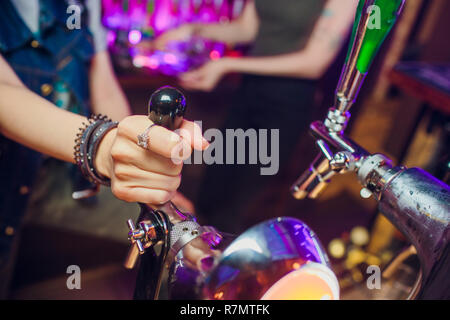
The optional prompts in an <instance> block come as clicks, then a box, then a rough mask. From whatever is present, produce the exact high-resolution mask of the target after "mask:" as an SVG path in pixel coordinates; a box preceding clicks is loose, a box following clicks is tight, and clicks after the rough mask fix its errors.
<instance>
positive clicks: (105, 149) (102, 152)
mask: <svg viewBox="0 0 450 320" xmlns="http://www.w3.org/2000/svg"><path fill="white" fill-rule="evenodd" d="M116 134H117V129H112V130H111V131H109V132H108V133H107V134H106V135H105V136H104V137H103V139H102V140H101V141H100V145H99V146H98V151H97V154H96V156H95V159H94V168H95V170H96V171H97V172H98V173H99V174H101V175H102V176H104V177H107V178H109V179H111V172H112V167H113V165H112V158H111V147H112V145H113V143H114V140H115V138H116Z"/></svg>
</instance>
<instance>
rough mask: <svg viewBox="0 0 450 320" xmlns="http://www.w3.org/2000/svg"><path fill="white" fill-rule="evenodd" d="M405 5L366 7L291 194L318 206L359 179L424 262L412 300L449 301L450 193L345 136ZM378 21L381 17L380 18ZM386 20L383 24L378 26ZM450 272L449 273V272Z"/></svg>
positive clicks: (365, 2) (366, 3) (369, 1)
mask: <svg viewBox="0 0 450 320" xmlns="http://www.w3.org/2000/svg"><path fill="white" fill-rule="evenodd" d="M403 4H404V0H361V1H360V2H359V5H358V9H357V14H356V21H355V25H354V27H353V33H352V39H353V40H352V42H351V45H350V48H349V52H348V55H347V60H346V63H345V65H344V68H343V71H342V74H341V78H340V81H339V84H338V87H337V90H336V98H335V103H334V106H333V107H332V108H330V109H329V111H328V114H327V117H326V119H325V121H323V122H322V121H315V122H313V123H312V124H311V126H310V132H311V134H312V135H313V137H314V138H315V139H316V144H317V146H318V148H319V149H320V153H319V154H318V155H317V157H316V158H315V160H314V161H313V162H312V163H311V165H310V167H309V168H308V169H307V170H306V171H305V172H304V173H303V175H301V176H300V178H299V179H298V180H297V181H296V183H295V184H294V185H293V186H292V188H291V192H292V194H293V195H294V197H295V198H297V199H304V198H307V197H308V198H313V199H314V198H317V197H318V196H319V194H320V193H321V191H323V190H324V188H325V187H326V186H327V184H328V183H329V182H330V179H331V178H332V177H333V176H334V175H335V174H338V173H345V172H349V171H352V172H355V173H356V174H357V176H358V179H359V181H360V183H361V184H362V186H363V188H362V190H361V196H362V197H364V198H368V197H370V196H373V197H374V199H375V200H376V201H377V202H378V208H379V210H380V211H381V212H382V213H383V214H384V215H385V216H386V217H387V218H388V219H389V220H390V221H391V222H392V223H393V224H394V225H395V226H396V227H397V228H398V229H399V230H400V231H401V232H402V233H403V234H404V235H405V236H406V237H407V238H408V240H409V241H410V242H411V244H412V245H413V246H414V247H415V249H416V251H417V254H418V256H419V259H420V262H421V274H420V277H419V279H418V281H417V282H416V285H415V287H414V289H413V292H411V294H410V298H425V299H426V298H435V299H443V298H446V299H448V298H450V280H449V279H450V278H449V277H448V274H447V273H448V268H449V264H450V261H449V255H450V254H449V229H450V228H449V223H450V188H449V186H448V185H446V184H445V183H443V182H441V181H439V180H437V179H436V178H434V177H433V176H431V175H430V174H428V173H427V172H425V171H424V170H422V169H419V168H410V169H408V168H406V167H403V166H393V164H392V161H391V160H390V159H389V158H387V157H386V156H385V155H382V154H370V153H369V152H368V151H366V150H365V149H364V148H362V147H361V146H359V145H358V144H357V143H355V142H354V141H352V140H350V139H349V138H348V137H346V135H345V134H344V130H345V128H346V125H347V123H348V121H349V119H350V113H349V109H350V108H351V106H352V105H353V104H354V102H355V100H356V98H357V96H358V92H359V89H360V88H361V85H362V84H363V82H364V79H365V77H366V75H367V72H368V70H369V67H370V65H371V63H372V61H373V59H374V57H375V55H376V53H377V51H378V49H379V47H380V46H381V44H382V43H383V41H384V39H385V38H386V36H387V35H388V33H389V31H390V30H391V29H392V27H393V25H394V24H395V21H396V20H397V17H398V15H399V14H400V12H401V9H402V7H403ZM377 14H378V16H376V15H377ZM377 18H379V19H380V21H378V23H377V22H376V21H374V20H373V19H377ZM445 270H447V271H445Z"/></svg>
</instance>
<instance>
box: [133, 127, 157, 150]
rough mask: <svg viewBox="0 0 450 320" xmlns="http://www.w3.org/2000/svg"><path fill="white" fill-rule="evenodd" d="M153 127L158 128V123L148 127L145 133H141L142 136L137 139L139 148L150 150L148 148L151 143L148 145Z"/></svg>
mask: <svg viewBox="0 0 450 320" xmlns="http://www.w3.org/2000/svg"><path fill="white" fill-rule="evenodd" d="M153 126H156V123H152V124H151V125H149V126H148V127H147V129H145V131H144V132H143V133H141V134H139V135H138V136H137V138H138V142H137V145H138V146H139V147H141V148H144V149H146V150H148V147H149V143H148V142H149V138H148V133H149V131H150V129H151V128H152V127H153Z"/></svg>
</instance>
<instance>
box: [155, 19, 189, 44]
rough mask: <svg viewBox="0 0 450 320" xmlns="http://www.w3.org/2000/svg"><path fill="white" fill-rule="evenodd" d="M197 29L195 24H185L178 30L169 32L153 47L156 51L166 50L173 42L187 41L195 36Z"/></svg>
mask: <svg viewBox="0 0 450 320" xmlns="http://www.w3.org/2000/svg"><path fill="white" fill-rule="evenodd" d="M195 28H196V27H195V25H194V24H183V25H181V26H180V27H178V28H175V29H171V30H168V31H166V32H164V33H163V34H161V35H160V36H159V37H157V38H156V39H155V40H154V41H153V42H152V47H153V48H154V49H156V50H165V49H166V47H167V44H168V43H169V42H171V41H187V40H189V39H190V38H191V37H192V36H193V34H194V32H195Z"/></svg>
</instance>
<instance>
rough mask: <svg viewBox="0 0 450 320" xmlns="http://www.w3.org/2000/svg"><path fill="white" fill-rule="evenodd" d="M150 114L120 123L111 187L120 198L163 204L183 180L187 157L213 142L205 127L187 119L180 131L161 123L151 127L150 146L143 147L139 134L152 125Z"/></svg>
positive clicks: (113, 152)
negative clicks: (203, 130) (148, 116)
mask: <svg viewBox="0 0 450 320" xmlns="http://www.w3.org/2000/svg"><path fill="white" fill-rule="evenodd" d="M151 124H152V121H150V120H149V119H148V118H147V117H146V116H131V117H127V118H125V119H124V120H122V121H121V122H120V123H119V126H118V128H117V132H116V135H115V140H114V142H113V144H112V146H111V148H110V155H111V158H112V169H111V171H112V172H111V175H110V176H111V188H112V191H113V193H114V195H116V196H117V197H118V198H119V199H122V200H125V201H129V202H134V201H136V202H143V203H148V204H161V203H164V202H166V201H168V200H170V199H171V198H172V197H173V196H174V195H175V191H176V190H177V189H178V187H179V185H180V181H181V175H180V174H181V169H182V166H183V160H184V159H187V158H188V157H189V156H190V155H191V153H192V150H193V149H194V148H195V149H197V150H204V149H205V148H207V146H208V145H209V143H208V141H206V139H204V138H203V136H202V132H201V128H200V127H199V126H198V125H197V124H195V123H193V122H190V121H187V120H183V122H182V125H181V127H180V129H179V134H177V133H175V132H172V131H170V130H168V129H166V128H163V127H160V126H153V127H151V128H150V129H149V130H148V137H149V138H148V139H149V141H148V145H149V147H148V150H147V149H144V148H142V147H140V146H139V145H138V144H137V142H138V135H140V134H142V133H143V132H144V131H145V130H146V129H147V128H148V127H149V126H150V125H151Z"/></svg>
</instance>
